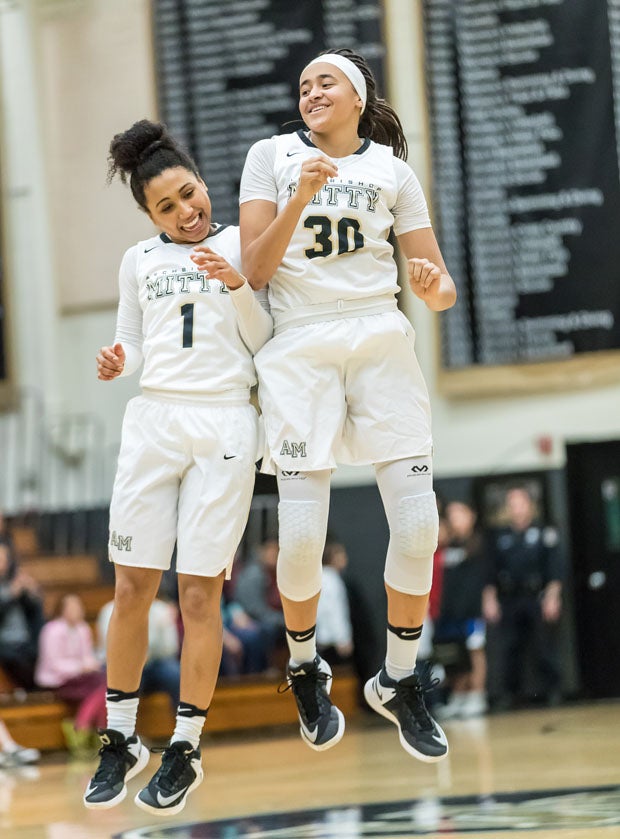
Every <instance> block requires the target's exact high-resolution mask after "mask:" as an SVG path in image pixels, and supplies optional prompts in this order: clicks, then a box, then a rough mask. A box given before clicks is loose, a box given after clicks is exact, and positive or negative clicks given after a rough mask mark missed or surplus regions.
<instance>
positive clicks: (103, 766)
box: [93, 743, 129, 783]
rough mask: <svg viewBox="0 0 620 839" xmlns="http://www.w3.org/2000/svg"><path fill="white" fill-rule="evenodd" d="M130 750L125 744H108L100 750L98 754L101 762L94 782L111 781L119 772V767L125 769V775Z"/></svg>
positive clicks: (94, 776)
mask: <svg viewBox="0 0 620 839" xmlns="http://www.w3.org/2000/svg"><path fill="white" fill-rule="evenodd" d="M128 751H129V750H128V748H127V745H126V744H125V743H108V744H107V745H105V746H102V747H101V748H100V749H99V752H98V754H99V755H100V756H101V762H100V764H99V767H98V769H97V771H96V772H95V774H94V775H93V780H94V781H96V782H98V783H99V782H101V781H109V780H110V778H112V777H113V776H114V775H116V774H117V773H118V771H119V767H121V766H122V767H123V774H124V773H125V771H126V765H127V763H128V759H127V756H128Z"/></svg>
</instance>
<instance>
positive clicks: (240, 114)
mask: <svg viewBox="0 0 620 839" xmlns="http://www.w3.org/2000/svg"><path fill="white" fill-rule="evenodd" d="M153 22H154V40H155V61H156V67H157V75H158V96H159V107H160V114H161V118H162V119H163V120H164V121H165V122H166V123H167V124H168V126H169V128H170V129H171V131H172V132H173V133H174V134H175V135H176V136H177V137H179V138H180V139H182V140H184V141H185V144H186V145H187V146H188V147H189V149H190V150H191V152H192V154H193V155H194V157H195V159H196V162H197V163H198V166H199V167H200V170H201V172H202V173H203V175H204V178H205V180H206V182H207V184H208V187H209V193H210V196H211V200H212V202H213V206H214V212H215V218H216V219H217V220H218V221H221V222H227V223H232V224H236V223H237V219H238V214H239V210H238V194H239V181H240V178H241V171H242V169H243V163H244V161H245V156H246V153H247V151H248V149H249V147H250V146H251V145H252V143H254V142H255V141H256V140H260V139H263V138H265V137H270V136H272V135H273V134H278V133H281V131H283V130H284V131H295V130H297V129H298V128H300V127H301V126H302V123H301V121H300V118H299V113H298V110H297V99H298V89H299V73H300V72H301V70H302V69H303V68H304V66H305V64H307V63H308V61H310V60H311V59H312V58H314V57H315V55H317V53H319V52H321V51H322V50H325V49H337V48H338V47H351V48H353V49H355V50H357V51H358V52H360V53H361V54H362V55H363V56H364V57H365V58H366V59H367V60H368V61H369V63H370V65H371V67H372V69H373V72H374V73H375V75H376V77H377V81H378V85H379V89H380V92H382V93H383V95H385V94H384V91H383V84H382V79H383V73H382V59H383V54H384V47H383V41H382V12H381V3H380V0H303V2H294V0H227V1H226V2H222V1H221V0H155V2H154V4H153ZM291 121H293V122H292V124H287V123H291Z"/></svg>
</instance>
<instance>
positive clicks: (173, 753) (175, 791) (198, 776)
mask: <svg viewBox="0 0 620 839" xmlns="http://www.w3.org/2000/svg"><path fill="white" fill-rule="evenodd" d="M203 777H204V773H203V771H202V764H201V762H200V749H194V747H193V746H192V744H191V743H188V742H187V740H182V741H179V742H177V743H171V744H170V745H169V746H167V747H166V748H165V749H164V753H163V755H162V758H161V766H160V767H159V769H158V770H157V772H156V773H155V774H154V775H153V777H152V778H151V780H150V782H149V783H148V785H147V786H145V787H144V789H141V790H140V792H139V793H138V794H137V795H136V797H135V799H134V801H135V803H136V804H137V805H138V807H140V808H141V809H142V810H146V812H147V813H155V815H156V816H174V815H176V814H177V813H180V812H181V810H182V809H183V807H185V801H186V800H187V796H188V794H189V793H190V792H191V791H192V790H194V789H196V787H197V786H198V785H199V784H200V783H202V779H203Z"/></svg>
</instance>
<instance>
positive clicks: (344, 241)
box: [304, 216, 364, 259]
mask: <svg viewBox="0 0 620 839" xmlns="http://www.w3.org/2000/svg"><path fill="white" fill-rule="evenodd" d="M304 227H305V228H307V229H308V230H313V231H314V247H312V248H306V250H305V251H304V253H305V254H306V256H307V257H308V259H316V258H317V257H319V256H329V255H330V254H331V253H332V252H333V250H334V241H333V239H334V238H335V239H336V240H337V242H338V255H340V254H342V253H353V251H358V250H359V249H360V248H363V247H364V237H363V236H362V234H361V233H360V223H359V221H357V219H354V218H346V217H345V218H341V219H339V221H338V224H337V225H336V231H335V232H336V235H335V237H334V231H333V230H332V221H331V219H329V218H327V216H308V218H307V219H305V221H304Z"/></svg>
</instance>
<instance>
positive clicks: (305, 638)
mask: <svg viewBox="0 0 620 839" xmlns="http://www.w3.org/2000/svg"><path fill="white" fill-rule="evenodd" d="M313 635H314V629H312V630H310V632H306V633H305V634H304V635H298V636H297V638H296V639H295V640H296V641H309V640H310V639H311V638H312V636H313Z"/></svg>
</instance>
